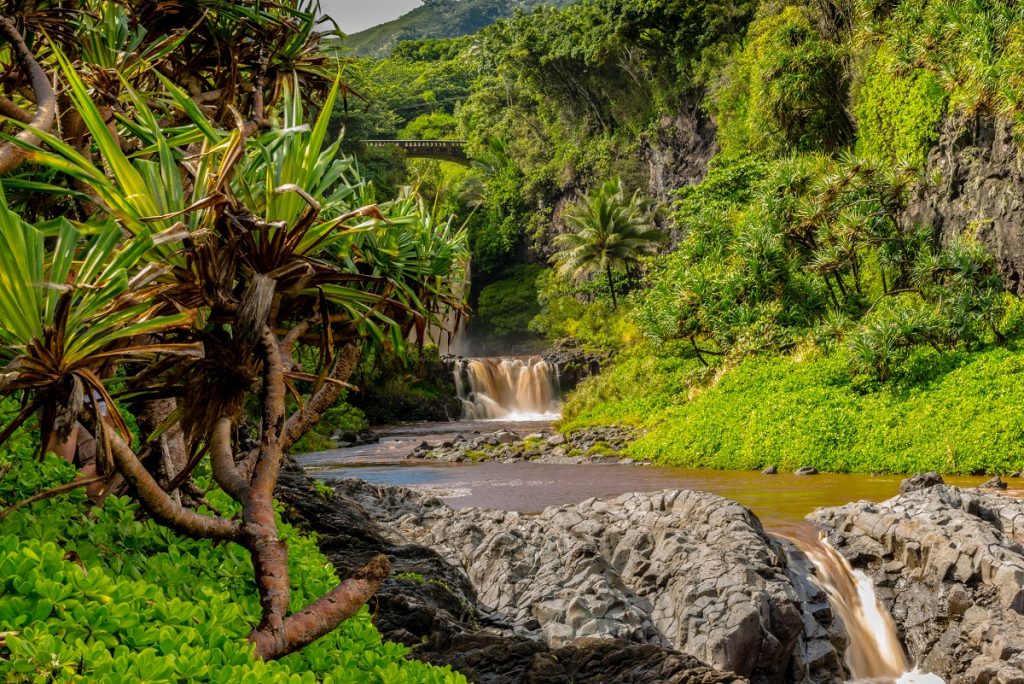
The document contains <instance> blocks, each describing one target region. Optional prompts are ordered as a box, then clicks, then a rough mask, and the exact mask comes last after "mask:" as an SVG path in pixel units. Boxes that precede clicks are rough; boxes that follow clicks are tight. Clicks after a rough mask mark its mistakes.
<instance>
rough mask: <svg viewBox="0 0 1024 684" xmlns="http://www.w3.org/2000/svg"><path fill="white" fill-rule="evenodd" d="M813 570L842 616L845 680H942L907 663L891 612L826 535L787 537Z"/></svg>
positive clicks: (939, 683) (933, 683) (903, 683)
mask: <svg viewBox="0 0 1024 684" xmlns="http://www.w3.org/2000/svg"><path fill="white" fill-rule="evenodd" d="M791 541H793V542H794V543H796V544H797V546H799V547H800V549H801V550H802V551H803V552H804V553H805V554H806V555H807V558H808V559H809V560H810V561H811V563H813V564H814V567H815V569H816V570H817V574H816V575H812V579H813V580H814V582H815V583H816V584H817V585H818V586H820V587H821V589H822V590H823V591H824V592H825V594H826V595H827V596H828V600H829V603H830V604H831V606H832V610H833V611H835V613H836V614H837V615H838V616H839V618H840V619H842V621H843V624H844V625H845V627H846V634H847V637H849V644H848V646H847V648H846V665H847V667H849V668H850V676H851V677H852V680H851V681H854V682H877V683H882V682H887V683H893V682H895V683H896V684H943V680H942V678H941V677H938V676H937V675H934V674H927V673H922V672H919V671H918V670H916V669H913V670H912V669H911V668H910V663H909V662H908V661H907V657H906V654H905V653H904V652H903V645H902V644H901V643H900V640H899V637H898V636H897V634H896V625H895V624H894V623H893V621H892V616H891V615H890V614H889V611H888V610H886V608H885V606H884V605H883V604H882V602H881V601H879V600H878V597H877V595H876V594H875V586H874V584H873V583H872V581H871V578H870V577H868V576H867V575H866V574H865V573H863V572H861V571H860V570H854V569H853V567H852V566H851V565H850V563H849V561H847V560H846V558H844V557H843V556H842V555H841V554H840V553H839V552H838V551H836V550H835V549H834V548H833V547H832V546H831V545H830V544H829V543H828V541H827V540H826V539H824V538H822V539H820V540H817V539H813V538H806V537H805V538H802V539H792V540H791Z"/></svg>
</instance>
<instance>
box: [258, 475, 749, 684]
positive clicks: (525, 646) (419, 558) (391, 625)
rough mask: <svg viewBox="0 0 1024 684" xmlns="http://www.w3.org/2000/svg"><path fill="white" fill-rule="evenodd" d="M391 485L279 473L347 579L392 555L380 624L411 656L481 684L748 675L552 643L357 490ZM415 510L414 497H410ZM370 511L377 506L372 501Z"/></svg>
mask: <svg viewBox="0 0 1024 684" xmlns="http://www.w3.org/2000/svg"><path fill="white" fill-rule="evenodd" d="M389 491H391V490H387V489H384V488H379V489H378V488H376V487H372V486H371V485H368V484H366V483H363V482H360V481H356V480H347V481H344V482H343V483H341V484H339V485H338V486H337V487H336V488H335V491H334V493H333V494H331V495H329V496H324V494H323V490H322V489H321V490H317V489H315V488H314V487H313V485H312V482H311V481H310V480H309V478H307V477H306V475H305V474H304V473H303V472H302V469H301V468H300V467H298V466H296V465H294V464H288V465H287V466H286V467H285V468H284V470H283V471H282V473H281V478H280V480H279V483H278V490H277V496H278V498H279V499H280V500H281V501H282V503H283V504H284V506H285V510H284V513H285V517H286V518H287V519H288V520H289V521H290V522H292V523H293V524H297V525H300V526H302V527H304V528H306V529H308V530H311V531H313V532H315V533H316V534H317V538H318V539H319V540H320V546H321V549H322V551H323V552H324V553H325V554H326V555H327V557H328V558H329V559H330V560H331V562H332V563H333V564H334V566H335V568H336V569H337V572H338V575H339V577H341V578H345V577H349V576H351V575H352V574H353V573H354V572H355V571H356V570H358V569H359V568H360V567H362V565H364V564H365V563H366V562H367V561H368V560H369V559H370V558H372V557H373V556H374V555H376V554H378V553H385V554H387V555H388V557H389V558H390V559H391V563H392V567H393V574H392V576H391V578H390V579H388V580H387V581H386V582H385V584H384V585H383V586H382V587H381V589H380V591H379V592H378V594H377V596H376V597H375V598H374V605H373V612H374V615H375V623H376V625H377V627H378V629H379V630H380V631H381V633H382V634H383V635H384V636H385V638H387V639H389V640H392V641H399V642H402V643H404V644H406V645H407V646H409V647H411V648H412V649H413V656H414V657H416V658H419V659H422V660H426V661H428V662H432V663H436V664H448V665H451V666H452V667H453V668H455V669H456V670H458V671H459V672H461V673H463V674H464V675H466V677H467V678H468V679H469V680H470V681H471V682H474V683H476V684H572V683H573V682H592V683H594V684H619V683H621V682H630V683H631V684H664V683H670V684H726V683H727V682H728V683H735V682H743V681H746V680H744V679H742V678H739V677H737V676H736V675H734V674H732V673H729V672H722V671H720V670H716V669H715V668H712V667H709V666H708V665H706V664H704V663H702V662H700V661H698V660H697V659H696V658H694V657H693V656H690V655H687V654H684V653H681V652H679V651H677V650H674V649H671V648H667V647H665V646H662V645H656V644H640V643H629V642H625V641H621V640H612V639H586V638H584V639H579V640H576V641H575V642H573V643H572V644H571V645H568V646H565V647H563V648H552V647H550V646H549V645H548V644H547V643H545V641H544V640H542V639H541V638H539V635H538V634H531V633H529V632H528V630H525V629H524V628H522V627H521V626H517V625H514V624H512V623H511V622H510V621H509V620H508V619H507V618H506V617H505V616H503V615H501V614H499V613H496V612H495V611H493V610H489V609H488V608H487V607H486V606H484V605H482V604H481V602H480V601H479V600H478V598H477V593H476V589H475V588H474V587H473V584H472V583H471V582H470V581H469V578H468V577H467V575H466V573H465V572H464V571H463V570H462V569H461V568H460V567H459V566H457V565H454V564H452V563H451V562H449V561H448V560H447V559H445V558H443V557H442V556H441V555H439V554H438V553H437V552H436V551H435V550H434V549H431V548H428V547H427V546H424V545H422V544H417V543H412V542H410V541H408V540H405V539H403V538H402V537H401V536H400V535H396V534H395V533H394V532H392V531H390V530H389V529H387V528H386V527H385V526H384V525H381V524H380V523H379V522H378V521H376V520H374V519H373V518H372V517H371V515H370V513H369V512H368V511H367V510H366V509H364V508H363V507H362V506H361V505H360V503H359V501H357V500H356V498H352V497H350V496H348V495H347V494H346V492H348V493H349V494H354V495H357V498H358V499H359V500H362V501H371V502H373V500H374V499H373V497H374V493H376V494H377V495H379V496H381V497H387V496H388V494H387V493H388V492H389ZM399 500H402V501H406V502H407V505H408V506H409V507H410V510H413V511H414V510H416V507H415V504H413V503H412V498H409V497H406V496H402V497H399ZM371 509H372V510H378V509H379V505H378V504H377V503H374V504H373V505H372V506H371Z"/></svg>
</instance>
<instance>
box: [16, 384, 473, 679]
mask: <svg viewBox="0 0 1024 684" xmlns="http://www.w3.org/2000/svg"><path fill="white" fill-rule="evenodd" d="M4 408H6V409H9V410H8V411H5V415H10V413H11V411H13V410H16V406H15V405H13V404H12V403H11V402H5V403H4ZM37 450H38V444H37V443H36V441H35V439H34V438H33V436H32V435H31V434H30V433H29V432H28V431H19V432H18V433H17V434H16V435H15V436H13V437H12V439H11V440H10V441H9V442H8V443H7V445H6V446H5V447H4V449H3V450H2V452H0V471H3V472H4V473H5V475H4V476H3V477H2V478H0V508H2V509H6V508H7V507H8V506H11V505H14V504H16V503H18V502H20V501H23V500H24V499H25V498H26V497H28V496H30V495H32V494H33V493H35V492H37V491H38V490H40V489H47V488H49V487H52V486H58V485H62V484H66V483H70V482H73V481H74V477H75V475H76V473H75V469H74V468H73V467H72V466H71V465H70V464H68V463H66V462H65V461H63V460H62V459H59V458H57V457H56V456H54V455H53V454H50V455H49V456H48V457H47V458H46V459H45V460H43V461H38V460H37V458H36V453H37ZM197 479H198V480H199V481H200V482H202V483H203V484H204V485H207V484H210V483H209V482H208V479H209V478H208V475H203V474H200V476H199V477H198V478H197ZM209 499H210V503H211V504H212V505H215V506H217V507H218V508H219V509H220V510H222V511H225V512H229V511H232V512H237V511H233V509H234V508H235V507H236V504H235V503H234V502H232V501H231V500H230V498H229V497H227V496H225V495H224V494H223V493H222V492H219V491H215V490H212V489H211V492H210V496H209ZM86 504H87V502H86V497H85V495H84V493H83V492H82V490H81V489H75V490H73V491H70V492H69V493H68V494H66V495H65V496H63V497H60V498H56V499H51V500H48V501H40V502H37V503H35V504H31V505H29V506H27V507H23V508H21V509H19V510H17V511H13V512H10V513H8V512H7V511H6V510H4V513H5V515H4V519H3V520H2V521H0V571H2V574H0V577H2V580H0V590H2V591H0V624H2V625H3V627H4V629H3V632H4V635H3V641H2V646H0V676H2V677H3V678H4V681H9V682H21V681H25V682H30V681H150V682H178V681H197V682H198V681H215V682H228V681H231V682H305V681H323V682H353V683H355V682H379V683H380V684H384V683H388V684H390V683H392V682H409V683H410V684H412V683H414V682H415V683H417V684H419V683H426V682H438V683H441V682H459V681H464V680H463V679H462V678H461V677H460V676H458V675H455V674H453V673H452V672H450V671H449V670H447V669H442V668H436V667H431V666H429V665H425V664H422V663H418V662H415V661H409V660H406V659H405V658H404V655H405V653H406V652H407V649H405V648H404V647H403V646H401V645H398V644H390V643H385V642H382V641H381V639H380V635H379V634H378V633H377V631H376V630H375V629H374V627H373V625H372V624H371V623H370V614H369V612H368V611H367V610H366V609H365V608H364V609H363V610H361V611H360V612H358V613H357V614H356V615H355V616H353V617H352V619H350V620H348V621H346V622H345V623H344V624H343V625H342V627H341V628H340V629H338V630H337V631H335V632H333V633H331V634H330V635H329V636H327V637H324V638H323V639H321V640H319V641H318V642H316V643H315V644H313V645H311V646H308V647H306V648H305V649H303V650H302V651H299V652H297V653H294V654H291V655H289V656H286V657H284V658H281V659H279V660H277V661H270V662H266V661H261V660H257V659H254V658H253V657H252V645H251V644H250V643H249V642H248V641H247V639H246V637H247V634H248V630H249V627H248V626H249V625H250V624H251V623H252V622H253V621H254V620H256V619H257V618H258V616H259V613H260V608H259V604H258V601H257V598H256V597H257V594H256V591H255V586H254V584H253V580H252V568H251V564H250V562H249V560H248V558H247V557H246V553H245V552H244V550H242V549H241V548H240V547H234V548H232V547H224V546H223V545H217V544H215V543H213V542H211V541H210V540H196V539H189V538H187V537H182V536H179V535H177V534H175V533H173V532H171V531H170V530H168V529H167V528H165V527H162V526H160V525H159V524H157V523H155V522H154V521H152V520H143V519H140V509H139V506H138V504H137V503H136V502H133V501H132V500H131V499H130V498H127V497H110V498H108V499H107V501H106V502H105V504H104V506H103V507H102V508H94V509H92V510H89V509H88V507H87V505H86ZM279 527H280V530H281V536H282V538H283V539H285V540H287V542H288V544H289V547H290V550H291V557H290V565H291V567H290V571H291V575H292V577H294V578H295V586H294V588H293V594H292V600H293V602H294V606H295V608H296V609H298V608H301V607H302V606H303V605H304V604H305V603H307V602H308V601H310V600H313V599H315V598H317V597H319V596H321V595H322V594H324V593H325V592H327V591H329V590H330V589H331V588H332V587H333V586H334V585H335V584H336V583H337V578H336V577H335V576H334V572H333V570H332V568H331V565H330V564H329V562H328V561H327V559H326V558H325V557H324V556H323V555H322V554H321V553H320V551H319V549H318V548H317V545H316V540H315V538H313V537H311V536H308V535H306V534H303V533H301V532H299V531H298V530H296V529H294V528H292V527H290V526H288V525H286V524H281V523H279Z"/></svg>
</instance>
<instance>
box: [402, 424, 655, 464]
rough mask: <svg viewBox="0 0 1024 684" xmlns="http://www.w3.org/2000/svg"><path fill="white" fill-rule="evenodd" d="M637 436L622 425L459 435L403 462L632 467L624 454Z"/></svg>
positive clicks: (425, 444)
mask: <svg viewBox="0 0 1024 684" xmlns="http://www.w3.org/2000/svg"><path fill="white" fill-rule="evenodd" d="M640 435H641V432H640V431H639V430H637V429H635V428H631V427H627V426H622V425H611V426H605V427H595V428H586V429H583V430H577V431H576V432H573V433H570V434H569V435H568V436H564V435H561V434H559V433H557V432H555V431H554V430H552V429H544V430H541V431H539V432H534V433H530V434H527V435H522V434H520V433H517V432H513V431H511V430H507V429H502V430H498V431H497V432H492V433H483V434H481V433H479V432H473V433H470V434H458V435H455V436H454V437H452V438H451V439H447V440H444V441H441V442H435V443H430V442H423V443H421V444H420V445H419V446H417V447H416V448H415V449H413V450H412V452H410V453H409V454H408V455H407V456H406V458H409V459H427V460H433V461H445V462H447V463H464V462H466V461H501V462H503V463H512V462H515V461H531V462H534V463H559V464H579V463H634V461H632V460H630V459H629V458H628V457H626V456H625V454H624V453H623V452H624V451H625V449H626V447H627V446H628V445H629V444H630V443H631V442H633V441H634V440H635V439H636V438H637V437H639V436H640Z"/></svg>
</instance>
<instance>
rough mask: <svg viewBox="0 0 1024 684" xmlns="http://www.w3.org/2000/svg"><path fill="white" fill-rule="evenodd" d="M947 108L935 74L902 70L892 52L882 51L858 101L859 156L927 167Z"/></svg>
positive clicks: (869, 70)
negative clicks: (928, 158) (929, 153)
mask: <svg viewBox="0 0 1024 684" xmlns="http://www.w3.org/2000/svg"><path fill="white" fill-rule="evenodd" d="M945 108H946V93H945V90H943V88H942V83H941V82H940V80H939V77H938V76H937V75H936V74H935V73H934V72H932V71H929V70H927V69H910V70H901V69H900V68H898V67H897V65H896V64H895V62H894V60H893V58H892V56H891V54H890V52H889V49H888V48H886V47H881V48H879V49H878V50H877V51H876V52H875V53H874V54H873V55H872V56H871V57H870V58H869V59H868V61H867V63H866V64H865V66H864V71H863V75H862V77H861V82H860V84H859V87H858V88H857V91H856V94H855V97H854V106H853V111H854V118H855V119H856V121H857V153H858V154H859V155H863V156H873V157H877V158H879V159H882V160H884V161H886V162H889V163H905V164H909V165H910V166H912V167H915V168H920V167H922V166H924V163H925V160H926V158H927V155H928V150H929V149H931V146H932V144H933V143H935V141H936V140H937V139H938V137H939V129H938V126H939V123H940V121H941V120H942V115H943V113H944V112H945Z"/></svg>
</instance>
